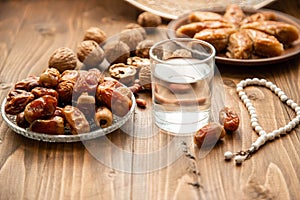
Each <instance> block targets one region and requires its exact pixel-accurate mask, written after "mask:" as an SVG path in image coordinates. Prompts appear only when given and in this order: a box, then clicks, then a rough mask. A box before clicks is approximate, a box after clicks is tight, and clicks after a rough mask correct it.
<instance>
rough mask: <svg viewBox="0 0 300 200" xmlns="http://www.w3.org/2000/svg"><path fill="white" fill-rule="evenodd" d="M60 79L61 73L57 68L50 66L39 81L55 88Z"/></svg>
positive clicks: (43, 84)
mask: <svg viewBox="0 0 300 200" xmlns="http://www.w3.org/2000/svg"><path fill="white" fill-rule="evenodd" d="M59 79H60V73H59V71H58V70H57V69H56V68H48V69H46V70H45V71H44V72H43V73H42V74H41V75H40V79H39V83H40V85H41V86H44V87H49V88H54V87H56V86H57V84H58V82H59Z"/></svg>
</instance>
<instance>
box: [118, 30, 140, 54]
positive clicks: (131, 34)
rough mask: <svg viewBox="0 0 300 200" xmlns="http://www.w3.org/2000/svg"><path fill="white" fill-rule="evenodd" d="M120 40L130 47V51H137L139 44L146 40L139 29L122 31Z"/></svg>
mask: <svg viewBox="0 0 300 200" xmlns="http://www.w3.org/2000/svg"><path fill="white" fill-rule="evenodd" d="M119 40H120V41H122V42H124V43H125V44H127V45H128V47H129V49H130V51H135V49H136V47H137V45H138V43H140V42H141V41H143V40H144V38H143V35H142V33H141V32H140V31H138V30H137V29H125V30H123V31H121V33H120V35H119Z"/></svg>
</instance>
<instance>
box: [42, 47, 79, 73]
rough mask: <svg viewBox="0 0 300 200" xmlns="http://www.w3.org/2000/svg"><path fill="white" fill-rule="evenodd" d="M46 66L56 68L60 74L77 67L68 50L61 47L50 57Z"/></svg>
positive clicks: (72, 54)
mask: <svg viewBox="0 0 300 200" xmlns="http://www.w3.org/2000/svg"><path fill="white" fill-rule="evenodd" d="M48 66H49V67H50V68H51V67H53V68H56V69H57V70H58V71H59V72H60V73H62V72H63V71H65V70H72V69H75V68H76V66H77V57H76V55H75V53H74V52H73V50H71V49H70V48H67V47H61V48H58V49H56V50H55V51H54V52H53V54H52V55H51V56H50V59H49V61H48Z"/></svg>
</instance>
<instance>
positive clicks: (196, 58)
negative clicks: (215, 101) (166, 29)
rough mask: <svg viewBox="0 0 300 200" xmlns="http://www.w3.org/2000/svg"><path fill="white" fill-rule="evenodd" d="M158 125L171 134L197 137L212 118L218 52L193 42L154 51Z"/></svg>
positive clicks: (181, 41)
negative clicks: (198, 131)
mask: <svg viewBox="0 0 300 200" xmlns="http://www.w3.org/2000/svg"><path fill="white" fill-rule="evenodd" d="M150 60H151V74H152V99H153V114H154V120H155V124H156V125H157V126H158V127H159V128H160V129H162V130H165V131H167V132H170V133H171V134H172V133H173V134H176V135H178V134H183V135H188V134H193V133H195V131H197V130H198V129H199V128H201V127H202V126H204V125H206V124H207V123H208V122H209V121H210V118H211V97H212V88H213V77H214V66H215V49H214V47H213V46H212V45H211V44H209V43H207V42H205V41H200V40H195V39H190V38H176V39H168V40H164V41H161V42H158V43H156V44H155V45H154V46H153V47H152V48H151V49H150Z"/></svg>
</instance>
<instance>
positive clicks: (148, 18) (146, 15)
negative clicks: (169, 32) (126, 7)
mask: <svg viewBox="0 0 300 200" xmlns="http://www.w3.org/2000/svg"><path fill="white" fill-rule="evenodd" d="M137 22H138V24H139V25H141V26H143V27H157V26H159V25H160V24H161V23H162V20H161V17H160V16H158V15H155V14H153V13H150V12H143V13H141V14H140V15H139V16H138V18H137Z"/></svg>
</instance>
